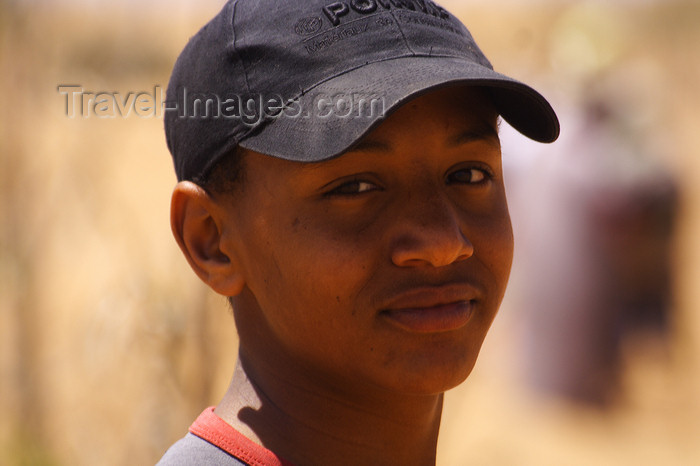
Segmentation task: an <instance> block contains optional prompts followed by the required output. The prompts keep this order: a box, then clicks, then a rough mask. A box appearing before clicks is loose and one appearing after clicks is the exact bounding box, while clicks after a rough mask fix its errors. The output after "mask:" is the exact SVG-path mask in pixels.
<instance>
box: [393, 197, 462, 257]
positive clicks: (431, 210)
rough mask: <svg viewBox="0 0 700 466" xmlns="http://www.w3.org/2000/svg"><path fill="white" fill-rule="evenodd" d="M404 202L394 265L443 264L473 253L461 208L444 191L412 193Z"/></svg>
mask: <svg viewBox="0 0 700 466" xmlns="http://www.w3.org/2000/svg"><path fill="white" fill-rule="evenodd" d="M404 201H405V202H402V206H401V207H400V208H399V209H398V211H400V215H401V217H402V218H401V220H400V221H399V227H398V228H399V230H398V232H397V234H396V236H395V237H394V240H393V242H392V249H391V260H392V262H393V263H394V265H397V266H399V267H421V266H432V267H444V266H446V265H450V264H452V263H455V262H459V261H463V260H466V259H468V258H469V257H471V256H472V255H473V254H474V246H473V245H472V243H471V242H470V241H469V239H468V238H467V237H466V236H465V234H464V231H463V221H462V219H460V212H459V209H458V208H457V207H456V206H455V205H453V204H452V203H451V202H450V200H449V198H447V196H446V195H445V194H444V193H439V192H435V191H433V192H432V193H431V194H429V195H428V196H427V197H421V196H418V195H412V196H408V198H407V199H405V200H404ZM462 215H464V213H462Z"/></svg>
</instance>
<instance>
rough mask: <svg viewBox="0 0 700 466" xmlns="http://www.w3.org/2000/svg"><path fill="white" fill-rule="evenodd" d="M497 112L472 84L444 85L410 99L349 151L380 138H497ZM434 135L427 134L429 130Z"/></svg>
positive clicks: (484, 93)
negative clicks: (419, 135) (419, 134)
mask: <svg viewBox="0 0 700 466" xmlns="http://www.w3.org/2000/svg"><path fill="white" fill-rule="evenodd" d="M497 120H498V114H497V112H496V110H495V107H494V105H493V103H492V101H491V98H490V95H489V94H488V91H487V90H486V89H484V88H480V87H474V86H457V87H448V88H443V89H439V90H436V91H432V92H430V93H427V94H424V95H422V96H420V97H417V98H415V99H412V100H410V101H408V102H407V103H405V104H404V105H402V106H401V107H400V108H398V109H397V110H396V111H394V112H393V113H391V114H390V115H389V116H388V117H387V118H386V119H385V120H384V121H382V122H381V123H380V124H379V125H378V126H377V127H376V128H374V129H373V130H372V131H370V132H369V133H368V134H367V135H366V136H365V137H363V138H362V139H360V140H359V141H358V142H357V144H355V146H353V147H352V148H351V149H350V151H349V152H353V151H357V150H362V149H365V148H368V147H370V146H374V145H379V141H380V140H384V139H387V140H388V139H398V140H400V139H401V137H402V136H408V135H409V133H410V135H411V136H415V134H413V132H414V131H416V130H418V131H419V132H420V133H421V134H422V135H424V136H426V137H428V136H438V137H444V138H447V139H448V140H447V141H445V142H447V143H452V144H458V143H460V142H465V141H463V140H462V139H464V137H471V138H482V139H493V140H497V139H498V129H497V128H498V125H497ZM431 132H433V133H435V134H432V135H431V134H429V133H431Z"/></svg>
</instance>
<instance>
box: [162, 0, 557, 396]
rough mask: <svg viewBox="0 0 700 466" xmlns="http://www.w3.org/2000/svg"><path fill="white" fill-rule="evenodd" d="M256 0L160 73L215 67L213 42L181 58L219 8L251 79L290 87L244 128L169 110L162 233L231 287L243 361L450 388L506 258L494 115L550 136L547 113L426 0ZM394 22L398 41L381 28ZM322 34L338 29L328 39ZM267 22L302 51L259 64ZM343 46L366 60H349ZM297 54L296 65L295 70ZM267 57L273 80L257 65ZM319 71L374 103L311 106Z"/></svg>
mask: <svg viewBox="0 0 700 466" xmlns="http://www.w3.org/2000/svg"><path fill="white" fill-rule="evenodd" d="M261 3H264V2H250V1H248V2H246V1H238V2H231V3H229V4H228V5H227V7H225V8H224V10H223V12H222V13H221V14H220V15H219V17H217V18H218V19H215V20H214V21H213V22H212V23H210V25H209V26H207V27H205V28H204V29H203V31H204V32H200V37H199V39H198V38H197V36H196V37H195V38H194V39H193V42H194V45H192V44H193V42H191V43H190V45H188V48H189V49H190V52H188V49H186V51H185V53H184V56H185V58H184V59H183V58H181V59H180V61H179V65H176V69H175V72H174V81H175V85H174V89H179V88H183V87H184V85H183V84H182V83H183V80H185V81H186V80H187V79H190V82H192V83H195V82H201V83H209V84H211V85H214V84H216V86H219V88H220V87H221V86H222V84H221V83H220V82H219V81H220V80H221V75H219V72H218V70H216V69H214V71H213V72H212V71H211V70H212V67H213V68H216V67H217V66H221V64H220V63H219V62H218V60H221V59H222V58H221V57H219V58H216V57H217V54H216V52H213V53H210V54H209V57H210V59H212V57H213V59H214V60H217V61H216V63H217V64H214V65H212V66H210V67H208V68H207V69H208V70H209V71H207V72H203V73H205V75H206V76H205V77H203V78H201V79H198V80H195V79H193V78H191V77H189V75H190V74H191V73H192V72H193V71H192V70H193V67H192V66H185V65H184V64H183V61H184V62H187V61H188V60H192V59H193V58H192V57H197V58H196V59H197V60H200V59H201V57H200V55H198V54H197V53H196V52H193V51H192V50H196V49H197V47H199V46H198V45H197V43H198V41H199V42H204V43H206V44H208V46H209V47H210V48H211V47H213V45H212V43H215V41H214V38H215V37H216V36H217V35H221V34H223V33H222V32H221V31H219V33H215V32H214V29H216V28H219V29H222V30H224V31H228V34H229V35H230V34H231V32H230V31H229V29H230V26H229V25H230V24H231V23H232V22H233V25H234V30H235V31H236V33H237V34H238V35H239V36H236V37H235V40H234V41H233V42H231V41H227V40H224V39H222V41H223V43H225V44H226V45H225V47H224V48H227V50H225V51H221V52H220V53H221V54H224V55H225V54H227V53H228V54H230V53H232V50H231V48H234V49H235V47H236V44H240V48H241V49H240V50H235V52H236V53H235V54H234V55H235V59H236V60H243V61H245V60H246V59H247V60H249V63H248V65H249V66H247V67H244V69H245V70H247V71H246V74H247V76H246V82H247V85H248V86H250V85H251V83H253V82H256V83H257V84H256V86H261V87H265V86H268V87H269V88H270V89H272V88H274V89H277V90H278V91H279V92H276V94H277V95H279V96H285V95H290V96H291V97H290V98H289V99H287V98H286V97H281V101H283V102H284V105H283V106H282V107H283V108H282V107H279V108H277V110H276V111H275V114H274V115H268V114H267V112H262V113H265V114H266V115H265V117H264V118H262V119H261V121H260V122H258V123H255V125H254V128H252V129H251V128H248V127H247V126H246V123H242V122H241V121H238V120H235V119H231V120H227V121H221V119H210V120H192V119H188V118H184V119H180V118H179V117H173V118H175V119H174V120H173V119H172V118H171V120H167V119H166V132H167V134H168V142H169V147H170V149H171V151H172V152H173V156H174V158H175V164H176V170H177V172H178V176H179V178H180V180H181V182H180V183H179V184H178V186H177V187H176V189H175V191H174V194H173V202H172V226H173V232H174V234H175V237H176V239H177V241H178V243H179V245H180V247H181V249H182V250H183V252H184V254H185V256H186V257H187V259H188V261H189V263H190V265H191V266H192V268H193V269H194V270H195V272H196V273H197V274H198V275H199V277H200V278H201V279H202V280H204V281H205V282H206V283H207V284H208V285H209V286H211V287H212V288H213V289H214V290H215V291H217V292H218V293H221V294H223V295H225V296H229V297H231V300H232V303H233V305H234V314H235V319H236V325H237V327H238V331H239V336H240V344H241V357H242V358H245V359H246V360H247V361H249V363H250V365H251V366H253V367H254V368H257V370H269V371H275V373H279V374H281V375H282V374H286V376H287V377H296V378H297V379H298V378H303V379H305V380H306V381H307V382H308V381H309V380H312V381H315V382H316V383H318V384H327V385H329V386H332V387H335V388H336V389H338V390H353V391H357V390H364V389H368V388H374V389H381V390H390V391H405V392H411V393H417V394H431V393H439V392H442V391H444V390H446V389H449V388H451V387H453V386H455V385H457V384H458V383H460V382H461V381H462V380H464V378H466V377H467V375H468V374H469V372H470V371H471V369H472V367H473V365H474V362H475V361H476V357H477V355H478V352H479V349H480V347H481V344H482V342H483V340H484V337H485V335H486V333H487V331H488V328H489V326H490V325H491V322H492V320H493V318H494V316H495V315H496V312H497V309H498V306H499V305H500V301H501V298H502V297H503V293H504V291H505V286H506V282H507V279H508V274H509V270H510V263H511V260H512V250H513V238H512V232H511V227H510V220H509V217H508V209H507V204H506V198H505V190H504V183H503V175H502V169H501V152H500V144H499V139H498V120H499V116H503V117H504V118H508V119H510V120H511V122H513V123H514V124H515V125H516V127H518V126H519V129H520V130H521V131H523V132H525V133H529V135H530V136H531V137H533V138H537V139H541V140H548V139H553V138H556V134H557V133H558V126H557V125H556V117H555V116H554V114H553V112H552V111H551V107H549V105H548V104H547V103H546V101H545V100H544V99H543V98H542V97H541V96H540V95H539V94H537V93H536V92H535V91H534V90H532V89H531V88H529V87H527V86H525V85H524V84H521V83H518V82H516V81H514V80H512V79H510V78H506V77H503V76H502V75H499V74H497V73H495V72H493V70H492V69H491V68H490V64H489V63H488V61H487V60H486V59H485V57H483V54H481V52H480V51H479V50H478V48H476V45H475V44H473V40H472V39H471V36H470V35H469V34H468V32H466V29H465V28H464V26H462V25H461V23H459V22H458V21H457V20H456V19H454V18H453V17H452V16H451V15H449V14H448V13H447V12H446V11H445V10H443V9H441V8H439V7H437V6H435V5H434V4H432V3H431V2H423V1H420V2H417V1H414V2H406V1H404V2H389V1H386V2H384V1H361V2H360V1H353V2H335V3H332V4H329V5H326V3H325V2H319V1H311V2H309V1H304V2H298V4H294V3H295V2H289V4H287V2H284V4H285V6H280V5H278V3H279V2H274V7H272V6H271V7H270V8H273V11H272V12H270V11H267V13H265V14H264V15H263V14H262V11H266V10H265V8H262V6H261V5H260V4H261ZM292 4H294V5H292ZM289 5H292V6H289ZM257 8H262V10H257ZM276 9H290V11H294V14H293V15H290V14H286V15H285V14H282V13H283V12H281V11H279V12H277V11H275V10H276ZM307 9H308V11H305V12H304V11H302V10H307ZM276 13H278V14H276ZM287 13H288V12H287ZM314 14H318V16H314ZM256 15H257V16H256ZM222 18H223V19H222ZM255 18H257V19H258V20H260V21H263V22H264V21H265V20H266V19H265V18H267V20H270V18H272V19H271V20H270V21H272V24H271V25H269V27H268V28H265V27H263V26H262V25H260V24H259V23H256V22H255V21H254V19H255ZM237 20H239V21H240V24H239V27H238V28H236V27H235V26H236V21H237ZM287 23H289V24H287ZM253 24H257V26H256V27H255V28H254V27H253V26H252V25H253ZM351 24H352V26H351ZM222 25H225V26H222ZM270 27H271V28H272V29H270ZM256 28H257V29H256ZM275 28H277V29H275ZM275 30H277V31H279V35H284V34H286V36H285V37H284V38H280V37H277V35H275V34H274V33H271V31H273V32H274V31H275ZM312 30H313V31H312ZM246 31H247V33H248V35H249V37H247V36H246V35H245V34H246ZM255 31H258V32H259V34H256V33H255ZM262 31H264V32H265V33H264V34H263V33H262ZM397 31H399V32H401V33H402V36H403V37H404V38H406V40H405V41H400V42H396V43H392V41H391V38H393V37H396V36H398V35H399V34H398V33H397ZM307 34H308V35H311V36H312V37H315V38H316V39H314V40H315V42H314V40H311V39H308V40H307V39H306V38H305V36H306V35H307ZM224 35H225V34H224ZM355 35H365V36H366V37H364V38H362V39H356V38H354V37H353V36H355ZM263 36H264V37H263ZM372 36H377V41H379V42H377V41H374V40H373V39H372ZM226 37H228V36H226ZM324 37H327V38H333V37H336V38H337V40H335V42H338V41H347V42H348V43H347V44H345V46H344V47H343V49H342V50H338V48H339V47H335V49H334V40H330V39H329V40H325V39H324ZM411 40H414V41H415V44H411V43H410V41H411ZM212 41H214V42H212ZM276 41H277V42H279V43H285V42H286V43H291V44H292V45H293V47H292V50H291V51H290V52H289V53H287V55H294V53H295V51H296V52H297V53H298V56H297V57H296V59H297V60H301V65H300V64H299V62H298V61H296V62H294V63H293V64H288V66H289V69H288V70H286V69H285V68H284V66H285V63H284V62H282V63H281V64H280V63H279V62H276V65H275V66H272V65H273V63H264V62H265V61H266V60H270V61H274V60H273V59H274V58H275V57H274V54H275V51H276V50H278V49H277V48H276V47H275V46H274V45H275V44H272V45H271V44H270V43H275V42H276ZM351 42H354V43H351ZM367 42H371V43H372V44H370V45H368V44H366V43H367ZM378 43H381V44H383V45H377V44H378ZM431 43H432V44H434V45H432V46H431V45H430V44H431ZM231 44H234V46H233V47H231ZM266 44H267V45H268V46H266ZM277 45H279V44H277ZM412 45H413V49H412V47H411V46H412ZM290 46H291V45H290ZM353 46H361V50H360V51H359V52H358V51H353V52H348V50H347V49H348V48H351V47H353ZM406 46H408V47H406ZM246 47H248V48H246ZM309 47H311V48H309ZM417 47H423V48H426V47H430V51H429V53H428V52H427V51H426V53H425V54H424V55H423V54H421V53H416V51H417V50H416V48H417ZM376 48H379V49H380V50H379V51H377V50H374V49H376ZM326 49H333V50H326ZM253 53H255V55H253ZM348 53H350V56H342V55H343V54H345V55H347V54H348ZM338 54H341V56H340V57H339V56H338ZM234 55H231V57H234ZM254 56H255V57H258V60H257V61H256V60H253V59H252V58H253V57H254ZM188 57H189V58H188ZM362 57H364V59H362ZM378 57H379V58H378ZM278 58H279V57H278ZM380 58H381V59H380ZM353 60H355V61H357V60H360V61H359V62H357V63H364V65H362V64H360V65H359V66H358V65H357V63H355V64H354V65H353V66H355V68H352V67H351V68H350V69H346V68H347V67H348V66H349V64H348V61H350V62H352V61H353ZM200 65H201V64H200ZM305 65H306V66H305ZM300 66H301V69H304V70H305V71H306V74H309V75H311V76H310V77H308V76H305V75H304V76H302V75H298V73H296V74H295V71H293V70H296V69H298V68H299V67H300ZM280 68H281V69H280ZM183 69H186V71H182V70H183ZM270 70H277V71H276V73H277V75H278V76H277V78H278V79H279V80H280V82H279V83H278V84H275V83H274V82H271V83H268V82H267V81H266V79H267V76H268V74H265V73H263V74H262V75H258V72H260V73H262V71H266V73H270V72H271V71H270ZM232 72H233V71H232ZM211 73H214V74H215V75H217V76H218V77H217V76H214V77H212V76H211ZM183 76H185V77H184V78H183ZM324 76H325V78H324ZM288 81H291V84H290V83H289V82H288ZM230 85H232V84H230ZM274 86H277V87H274ZM219 88H217V89H219ZM171 89H173V81H171V87H170V88H169V93H171ZM248 90H249V88H246V89H243V91H241V92H247V91H248ZM334 90H336V91H339V92H340V91H342V93H343V95H346V94H347V95H350V94H352V93H354V92H363V94H362V95H368V94H369V95H373V96H376V97H377V98H378V99H381V101H382V112H381V113H380V114H372V115H369V116H368V115H359V116H358V115H354V114H353V117H352V118H348V116H347V115H346V114H345V113H343V116H342V117H341V116H339V115H336V114H334V112H335V110H333V111H331V112H330V115H328V114H325V115H319V114H318V113H317V112H315V110H317V109H318V108H319V106H318V102H319V100H318V99H319V95H321V96H324V95H331V93H332V91H334ZM235 91H236V89H228V90H227V91H225V93H227V94H228V95H233V94H235ZM172 92H173V93H175V94H176V91H172ZM217 92H224V91H219V90H217ZM285 92H287V93H288V94H285ZM210 94H211V93H210ZM260 95H261V96H263V95H267V93H260ZM243 107H245V105H244V106H243ZM243 107H238V109H239V110H240V109H241V108H243ZM290 108H294V109H295V110H299V109H301V110H302V113H297V114H295V115H290V114H289V113H286V112H287V110H288V109H290ZM335 108H336V107H332V108H331V109H335ZM309 109H311V110H314V111H312V112H311V113H308V114H307V113H304V112H303V111H304V110H309ZM351 114H352V112H351ZM166 118H167V117H166ZM168 121H169V122H168ZM207 123H209V126H208V125H207ZM226 125H228V127H227V126H226ZM195 140H198V141H199V142H198V143H195V142H193V141H195ZM207 154H208V155H207ZM226 154H228V155H226ZM193 179H194V180H199V184H197V183H194V182H192V181H190V180H193Z"/></svg>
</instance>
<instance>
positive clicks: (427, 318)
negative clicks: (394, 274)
mask: <svg viewBox="0 0 700 466" xmlns="http://www.w3.org/2000/svg"><path fill="white" fill-rule="evenodd" d="M478 299H479V293H478V292H477V290H476V289H475V288H473V287H471V286H468V285H452V286H443V287H427V288H418V289H412V290H410V291H408V292H406V293H402V294H400V295H399V296H397V297H396V298H394V299H393V300H391V301H389V303H387V305H386V306H385V307H384V308H383V309H382V310H381V311H380V313H379V315H380V316H381V317H382V318H384V319H386V320H387V321H389V322H390V323H391V324H393V325H396V326H398V327H399V328H401V329H403V330H406V331H409V332H414V333H439V332H449V331H453V330H457V329H459V328H461V327H464V326H465V325H467V323H468V322H469V320H470V319H471V317H472V315H473V314H474V311H475V309H476V305H477V303H478Z"/></svg>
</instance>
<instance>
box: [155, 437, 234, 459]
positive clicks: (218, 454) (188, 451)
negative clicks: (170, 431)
mask: <svg viewBox="0 0 700 466" xmlns="http://www.w3.org/2000/svg"><path fill="white" fill-rule="evenodd" d="M192 464H196V465H201V466H206V465H222V466H245V465H246V463H244V462H242V461H241V460H239V459H237V458H235V457H234V456H232V455H230V454H228V453H226V452H225V451H224V450H222V449H220V448H218V447H216V446H214V445H212V444H211V443H209V442H207V441H206V440H203V439H201V438H199V437H197V436H196V435H192V434H187V435H185V437H183V438H182V439H180V440H178V441H177V442H176V443H175V444H173V446H171V447H170V448H169V449H168V451H167V452H165V455H163V457H162V458H161V460H160V461H159V462H158V463H157V465H156V466H190V465H192Z"/></svg>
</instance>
